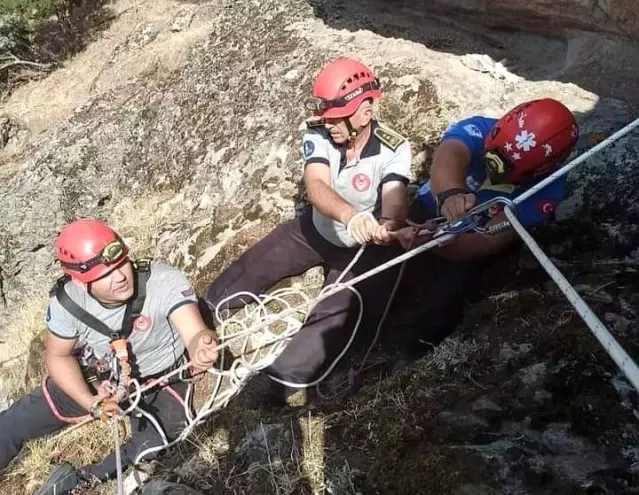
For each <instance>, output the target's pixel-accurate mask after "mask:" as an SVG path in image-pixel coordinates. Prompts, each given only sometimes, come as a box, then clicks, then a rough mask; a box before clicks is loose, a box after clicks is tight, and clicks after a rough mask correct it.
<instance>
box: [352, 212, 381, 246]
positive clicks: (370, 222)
mask: <svg viewBox="0 0 639 495" xmlns="http://www.w3.org/2000/svg"><path fill="white" fill-rule="evenodd" d="M378 227H379V223H378V222H377V220H375V217H374V216H373V214H372V213H371V212H369V211H360V212H359V213H355V215H353V216H352V217H351V219H350V220H349V221H348V224H346V232H348V234H349V235H350V236H351V237H353V238H354V239H355V240H356V241H357V242H359V243H360V244H366V243H367V242H370V241H372V240H373V233H374V232H375V230H376V229H377V228H378Z"/></svg>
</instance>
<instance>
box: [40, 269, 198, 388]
mask: <svg viewBox="0 0 639 495" xmlns="http://www.w3.org/2000/svg"><path fill="white" fill-rule="evenodd" d="M146 287H147V289H146V299H145V300H144V307H143V308H142V313H141V314H140V316H139V317H138V318H137V319H136V320H135V321H134V323H133V330H132V332H131V335H130V336H129V338H128V342H129V343H130V345H131V350H132V352H133V354H134V355H135V361H136V363H137V366H138V369H139V373H140V376H141V377H147V376H149V375H154V374H156V373H159V372H161V371H163V370H165V369H167V368H168V367H169V366H172V365H173V364H174V363H175V361H176V360H177V359H178V358H179V357H181V356H182V354H184V343H183V342H182V340H181V339H180V336H179V335H178V333H177V332H176V330H175V329H174V328H173V326H172V325H171V322H170V321H169V316H171V314H172V313H173V311H175V310H176V309H178V308H179V307H181V306H183V305H185V304H193V303H197V296H196V295H195V291H194V290H193V287H192V286H191V284H190V282H189V281H188V280H187V278H186V276H185V275H184V274H183V273H182V272H180V271H179V270H176V269H175V268H173V267H171V266H168V265H164V264H161V263H151V276H150V277H149V280H148V281H147V286H146ZM65 289H66V291H67V294H69V297H71V299H73V301H75V302H76V303H77V304H79V305H80V307H82V308H83V309H84V310H86V311H88V312H89V313H90V314H91V315H93V316H94V317H96V318H97V319H98V320H100V321H102V322H103V323H105V324H106V325H107V326H108V327H109V328H112V329H113V330H119V329H120V328H122V320H123V318H124V312H125V310H126V306H124V305H123V306H120V307H117V308H107V307H105V306H103V305H102V304H100V303H99V302H98V301H97V300H96V299H94V298H93V297H92V296H91V295H90V294H89V293H88V292H87V291H86V290H85V289H84V288H82V287H80V286H79V285H77V284H75V283H73V282H67V284H66V285H65ZM46 320H47V326H48V328H49V331H50V332H51V333H52V334H53V335H55V336H57V337H60V338H63V339H74V340H77V341H78V344H79V345H80V346H88V347H90V348H92V349H93V351H94V353H95V355H96V356H97V357H103V356H105V355H107V354H109V353H110V352H111V348H110V345H109V341H110V339H109V337H106V336H104V335H102V334H101V333H100V332H98V331H96V330H93V329H92V328H89V327H88V326H87V325H85V324H84V323H82V322H81V321H79V320H78V319H77V318H75V317H74V316H73V315H71V314H70V313H69V312H68V311H67V310H66V309H64V308H63V307H62V306H61V304H60V303H59V302H58V300H57V299H56V297H55V296H53V297H52V298H51V300H50V302H49V308H48V310H47V317H46Z"/></svg>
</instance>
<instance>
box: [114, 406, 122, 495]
mask: <svg viewBox="0 0 639 495" xmlns="http://www.w3.org/2000/svg"><path fill="white" fill-rule="evenodd" d="M118 421H119V418H117V417H113V419H112V420H111V426H112V428H113V438H114V440H115V465H116V473H117V479H118V495H124V479H123V477H122V454H121V453H120V426H119V425H118Z"/></svg>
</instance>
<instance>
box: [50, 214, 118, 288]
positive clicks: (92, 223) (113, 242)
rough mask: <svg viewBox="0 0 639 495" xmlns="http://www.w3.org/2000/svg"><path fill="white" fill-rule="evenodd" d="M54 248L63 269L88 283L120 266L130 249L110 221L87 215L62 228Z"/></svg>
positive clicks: (73, 276)
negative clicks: (103, 221) (110, 224)
mask: <svg viewBox="0 0 639 495" xmlns="http://www.w3.org/2000/svg"><path fill="white" fill-rule="evenodd" d="M55 252H56V257H57V258H58V260H59V261H60V265H62V271H64V273H66V274H67V275H69V276H71V277H72V278H75V279H77V280H80V281H81V282H85V283H89V282H93V281H95V280H97V279H99V278H102V277H104V276H105V275H108V274H109V273H110V272H111V271H113V270H114V269H115V268H117V267H118V266H120V265H121V264H122V262H123V261H125V260H126V259H127V254H128V249H127V247H126V245H125V244H124V242H123V241H122V239H121V238H120V236H119V235H118V234H117V233H116V232H115V231H114V230H113V229H111V228H110V227H109V226H108V225H106V224H104V223H102V222H101V221H99V220H94V219H90V218H84V219H81V220H75V221H74V222H71V223H70V224H68V225H66V226H65V227H64V228H63V229H62V231H61V232H60V235H59V236H58V238H57V240H56V243H55Z"/></svg>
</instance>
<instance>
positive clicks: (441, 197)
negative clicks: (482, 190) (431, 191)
mask: <svg viewBox="0 0 639 495" xmlns="http://www.w3.org/2000/svg"><path fill="white" fill-rule="evenodd" d="M467 193H468V191H467V190H466V189H464V188H461V187H451V188H450V189H444V190H443V191H442V192H440V193H438V194H437V195H436V196H435V201H436V203H437V214H438V215H441V208H442V206H443V205H444V201H446V200H447V199H448V198H450V197H451V196H455V195H457V194H467Z"/></svg>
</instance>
